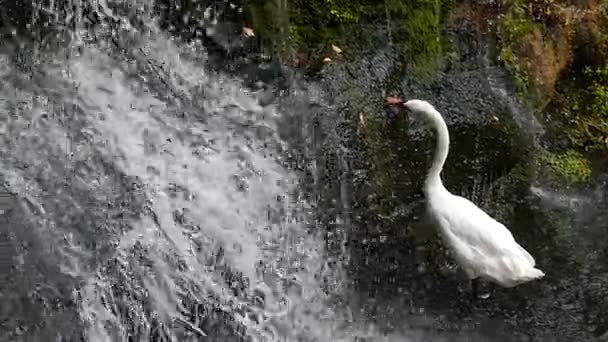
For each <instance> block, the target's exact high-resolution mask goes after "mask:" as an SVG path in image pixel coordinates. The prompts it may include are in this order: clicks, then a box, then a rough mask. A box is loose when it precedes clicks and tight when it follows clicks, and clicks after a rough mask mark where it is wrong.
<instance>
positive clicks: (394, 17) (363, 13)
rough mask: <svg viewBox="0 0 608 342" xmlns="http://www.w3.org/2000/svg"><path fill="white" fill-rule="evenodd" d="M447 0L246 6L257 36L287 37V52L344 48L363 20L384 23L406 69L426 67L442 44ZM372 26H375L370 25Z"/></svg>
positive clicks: (282, 1) (314, 53)
mask: <svg viewBox="0 0 608 342" xmlns="http://www.w3.org/2000/svg"><path fill="white" fill-rule="evenodd" d="M449 6H451V0H414V1H405V0H385V1H374V0H352V1H349V0H290V1H289V3H287V0H268V1H265V0H246V1H245V8H246V12H247V14H248V17H249V19H250V20H251V21H252V24H253V26H254V28H255V29H256V32H257V33H258V36H260V37H261V39H262V41H263V42H266V45H269V46H272V47H275V49H274V50H276V45H277V44H276V42H277V41H280V42H286V44H288V45H289V48H287V49H283V50H281V51H279V52H280V53H282V54H285V52H287V54H288V56H287V58H289V57H293V55H294V54H296V53H304V54H307V55H311V57H314V58H317V59H318V58H319V57H321V55H322V54H324V53H328V52H329V47H330V46H331V44H337V45H338V46H341V47H343V48H345V49H344V50H345V53H347V54H348V53H349V51H356V50H360V46H353V48H352V49H349V48H348V47H349V46H348V45H349V44H347V42H350V43H352V45H360V44H361V42H360V41H356V39H357V38H356V37H357V36H358V34H359V32H360V31H362V30H365V27H366V24H367V23H371V24H373V23H383V26H384V27H387V30H388V32H387V38H389V37H390V38H391V39H392V40H393V42H394V43H395V44H397V45H398V47H399V48H400V49H399V50H400V52H401V57H402V58H401V60H402V62H403V64H404V65H405V66H406V67H407V68H408V69H409V70H428V69H429V68H430V67H432V66H435V65H436V62H437V60H439V59H440V57H441V55H442V54H443V51H444V50H445V48H444V47H445V44H446V41H445V39H443V35H442V33H441V27H440V23H441V22H442V18H443V17H445V16H446V15H447V13H448V11H447V8H449ZM372 27H375V28H376V29H377V25H376V26H372Z"/></svg>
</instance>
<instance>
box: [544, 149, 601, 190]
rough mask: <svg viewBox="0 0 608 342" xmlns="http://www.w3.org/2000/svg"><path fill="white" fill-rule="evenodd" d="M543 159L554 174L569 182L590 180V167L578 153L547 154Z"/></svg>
mask: <svg viewBox="0 0 608 342" xmlns="http://www.w3.org/2000/svg"><path fill="white" fill-rule="evenodd" d="M544 159H545V161H546V162H547V163H548V164H549V166H551V168H552V169H553V170H555V172H557V173H558V174H559V175H560V176H561V177H563V178H565V179H566V180H568V181H569V182H572V183H576V182H582V181H587V180H589V179H590V178H591V166H590V165H589V162H588V161H587V159H586V158H585V157H584V156H583V155H582V154H580V153H579V152H575V151H568V152H566V153H563V154H554V153H547V154H546V155H545V156H544Z"/></svg>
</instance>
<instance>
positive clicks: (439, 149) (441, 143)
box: [424, 110, 450, 194]
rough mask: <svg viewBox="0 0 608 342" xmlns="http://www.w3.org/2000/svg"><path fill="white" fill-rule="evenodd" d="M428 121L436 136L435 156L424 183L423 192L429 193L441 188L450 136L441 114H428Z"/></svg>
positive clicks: (435, 112) (433, 112)
mask: <svg viewBox="0 0 608 342" xmlns="http://www.w3.org/2000/svg"><path fill="white" fill-rule="evenodd" d="M429 119H430V122H431V125H432V126H433V128H435V132H436V135H437V138H436V139H437V145H436V146H435V155H434V156H433V164H432V165H431V168H430V169H429V172H428V174H427V176H426V181H425V183H424V190H425V192H426V193H427V194H428V193H431V192H435V191H438V190H440V189H442V188H443V183H442V182H441V170H442V169H443V165H444V164H445V160H446V159H447V157H448V150H449V148H450V134H449V132H448V126H447V125H446V124H445V121H444V120H443V118H442V117H441V114H439V112H437V111H435V110H434V111H432V112H429Z"/></svg>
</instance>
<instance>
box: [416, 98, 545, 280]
mask: <svg viewBox="0 0 608 342" xmlns="http://www.w3.org/2000/svg"><path fill="white" fill-rule="evenodd" d="M404 106H405V107H406V108H408V109H410V110H412V111H414V112H417V113H420V114H423V115H424V116H425V118H426V119H427V120H429V121H430V122H431V124H433V126H434V128H435V129H436V131H437V148H436V153H435V156H434V160H433V164H432V166H431V168H430V170H429V174H428V176H427V180H426V182H425V186H424V192H425V195H426V199H427V210H428V214H429V216H430V217H431V219H432V220H433V222H434V223H435V225H436V226H437V228H438V230H439V233H440V236H441V237H442V239H443V241H444V243H445V244H446V245H447V247H449V248H450V249H451V250H452V252H453V255H454V258H455V260H456V262H457V263H458V264H459V265H460V267H461V268H462V269H463V270H464V272H465V273H466V274H467V276H468V277H469V278H471V279H475V278H481V279H484V280H487V281H492V282H494V283H497V284H499V285H502V286H504V287H513V286H516V285H519V284H522V283H525V282H528V281H531V280H534V279H538V278H542V277H543V276H544V275H545V274H544V273H543V271H541V270H539V269H537V268H535V266H536V262H535V260H534V258H533V257H532V256H531V255H530V253H528V252H527V251H526V250H525V249H524V248H523V247H522V246H520V245H519V244H518V243H517V242H516V241H515V239H514V238H513V234H511V232H510V231H509V230H508V229H507V228H506V227H505V226H504V225H503V224H501V223H500V222H498V221H496V220H494V219H493V218H492V217H490V216H489V215H488V214H486V213H485V212H483V211H482V210H481V209H479V208H478V207H477V206H476V205H475V204H473V203H472V202H471V201H469V200H467V199H466V198H463V197H460V196H456V195H453V194H451V193H450V192H449V191H448V190H447V189H446V188H445V187H444V186H443V183H442V182H441V177H440V174H441V170H442V168H443V165H444V163H445V160H446V158H447V153H448V150H449V133H448V129H447V126H446V124H445V121H444V120H443V118H442V117H441V114H439V112H437V110H435V108H434V107H433V106H432V105H431V104H429V103H428V102H426V101H422V100H410V101H408V102H406V103H405V104H404Z"/></svg>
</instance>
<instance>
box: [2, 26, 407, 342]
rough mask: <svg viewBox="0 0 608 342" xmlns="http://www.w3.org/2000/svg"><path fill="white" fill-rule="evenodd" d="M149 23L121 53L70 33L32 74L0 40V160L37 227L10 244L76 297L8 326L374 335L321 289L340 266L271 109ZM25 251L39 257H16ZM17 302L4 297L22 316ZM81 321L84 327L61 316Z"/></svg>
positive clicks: (100, 331) (173, 334)
mask: <svg viewBox="0 0 608 342" xmlns="http://www.w3.org/2000/svg"><path fill="white" fill-rule="evenodd" d="M149 29H150V30H151V31H150V32H149V33H148V34H147V35H144V34H141V37H139V40H131V41H130V44H131V45H130V47H129V49H128V51H126V52H125V53H124V54H122V55H117V54H116V53H115V52H112V47H111V46H108V44H107V43H106V42H104V41H101V42H98V43H91V42H89V43H85V42H83V41H81V42H80V43H81V44H83V45H81V46H80V50H81V53H79V54H77V55H76V56H71V57H70V58H69V59H65V60H58V59H54V60H53V61H52V62H47V63H44V64H41V65H37V66H36V68H35V70H33V71H32V72H31V73H25V72H22V71H19V70H18V69H16V68H14V67H11V61H10V58H8V56H7V55H3V58H4V60H3V61H2V63H1V65H2V70H1V77H2V86H1V87H0V108H1V109H2V110H1V112H2V115H3V118H2V127H1V128H0V129H1V130H2V132H3V135H2V146H1V147H0V149H1V153H2V158H0V165H1V166H2V168H1V171H0V177H1V180H2V181H3V183H4V185H5V186H6V187H7V188H8V189H10V190H11V191H13V192H16V193H17V194H18V196H19V198H20V199H19V210H20V212H22V213H24V218H22V221H23V222H21V224H22V225H24V226H27V227H28V229H29V230H28V231H29V233H27V234H31V235H28V236H27V237H26V236H25V235H24V234H26V233H25V231H24V232H17V233H15V232H11V234H12V235H14V236H13V240H12V241H17V240H23V239H29V240H31V241H34V240H35V241H36V243H37V244H38V245H37V247H36V248H35V250H29V251H28V250H25V249H18V250H17V251H16V253H17V254H19V257H17V258H18V259H19V258H21V259H23V260H24V261H23V262H22V263H21V265H22V268H21V269H20V270H18V271H17V272H16V273H15V274H16V275H15V277H17V278H18V277H22V278H20V279H21V280H23V279H30V282H31V281H34V280H31V279H34V278H35V277H38V278H37V279H45V278H54V279H55V280H52V281H48V284H49V285H48V286H49V287H53V286H54V287H55V288H56V289H55V290H52V291H60V292H61V291H63V292H64V293H60V294H57V297H67V298H69V297H71V298H72V299H71V303H72V305H73V306H75V309H74V311H75V312H77V315H70V314H68V313H65V314H64V315H63V316H62V315H57V313H56V311H57V310H55V311H53V310H51V309H48V308H46V307H45V309H44V310H41V311H40V317H36V318H32V320H39V321H46V323H47V324H46V328H44V329H46V330H44V329H43V328H41V327H38V328H27V329H25V328H23V326H27V325H28V324H30V325H31V326H32V327H33V326H34V325H35V324H34V323H31V322H30V323H28V322H25V323H19V322H17V320H16V321H14V322H13V323H14V325H15V326H17V328H16V330H14V331H11V332H9V333H7V334H8V335H6V336H3V338H7V339H11V340H19V339H22V340H30V341H31V340H48V339H49V338H50V336H55V337H56V338H57V339H58V340H61V339H62V338H68V339H69V338H70V337H69V336H73V335H78V334H80V335H84V336H83V337H84V338H85V339H86V340H88V341H127V340H129V341H148V340H170V341H191V340H201V339H202V338H203V337H205V336H207V338H208V340H218V341H220V340H221V341H230V340H241V339H242V338H246V340H253V341H258V340H261V341H278V340H281V341H327V340H333V341H341V340H344V341H351V340H353V338H354V336H356V335H357V336H362V335H367V336H369V337H371V336H374V335H377V334H379V333H378V332H376V331H375V330H374V329H373V327H372V328H369V329H368V328H365V329H363V328H361V329H359V328H356V327H357V326H358V323H354V322H352V319H351V318H349V317H350V314H349V313H348V310H345V311H344V312H342V310H339V309H338V308H337V307H336V306H334V305H332V304H331V297H332V296H334V297H335V296H337V295H339V293H333V294H332V293H329V292H328V291H323V282H324V280H325V281H328V279H329V281H330V282H332V281H333V282H334V283H337V282H339V281H340V279H342V278H341V277H342V276H341V274H342V272H343V271H342V270H341V269H340V267H339V266H333V267H328V266H327V261H326V258H325V257H324V250H323V246H324V242H323V240H322V237H321V235H320V234H311V233H308V231H307V229H306V227H307V224H308V223H307V221H308V220H309V219H310V215H309V212H310V209H309V205H308V203H306V202H305V201H303V200H301V199H300V197H299V196H298V191H297V182H298V181H297V175H296V174H295V173H293V172H291V171H290V170H288V169H286V168H285V167H283V166H282V163H281V153H280V151H284V150H286V149H287V148H288V147H287V146H286V143H285V142H284V141H282V140H281V139H280V138H279V136H278V133H277V123H278V122H279V121H280V120H281V119H282V113H281V111H279V109H278V108H277V107H276V106H273V105H271V106H266V107H261V106H260V105H259V104H258V103H257V102H256V100H255V96H254V94H252V93H250V92H249V91H248V90H246V89H243V88H242V87H241V82H240V81H239V80H237V79H232V78H230V77H227V76H225V75H221V74H211V73H209V72H208V71H207V70H206V69H205V65H204V62H200V61H197V60H196V59H195V58H189V56H190V57H192V56H193V55H197V54H198V56H197V58H198V59H199V60H200V58H201V56H204V51H203V50H202V49H200V48H198V47H196V46H187V45H182V46H180V45H178V44H177V43H174V42H173V41H172V40H171V39H170V38H169V37H167V36H165V35H164V34H163V33H162V32H161V31H160V30H158V29H155V28H154V27H151V28H150V27H149ZM85 38H86V37H85ZM84 41H86V39H84ZM160 66H162V67H160ZM159 89H161V90H159ZM168 93H169V94H170V95H167V94H168ZM11 229H12V228H11ZM9 235H10V234H9ZM32 236H34V237H32ZM36 264H38V265H44V267H42V266H28V265H36ZM28 267H30V268H31V269H28ZM36 272H37V273H36ZM34 274H37V275H36V276H34ZM17 278H15V279H17ZM344 287H345V286H344V285H340V284H337V285H336V286H335V288H337V289H343V288H344ZM57 288H60V290H57ZM15 291H17V290H15ZM24 291H25V290H24ZM16 297H17V296H16ZM11 300H13V299H11ZM14 302H15V300H13V302H11V303H12V304H10V305H7V306H6V307H5V308H4V309H3V310H12V315H13V316H14V317H26V316H27V311H26V309H25V308H23V307H19V306H18V305H16V304H15V305H13V304H14ZM7 303H8V302H7ZM19 309H21V311H19V312H20V313H19V312H18V310H19ZM51 317H55V318H54V320H55V321H56V322H57V324H55V325H54V324H52V321H51ZM62 320H63V321H64V322H63V323H61V321H62ZM76 321H78V322H81V323H82V324H81V325H82V330H83V331H84V332H80V333H79V332H71V333H70V332H68V330H67V328H65V329H66V330H62V329H64V328H62V327H64V326H66V325H68V324H73V323H75V322H76ZM364 325H365V324H364V322H361V325H360V327H363V326H364ZM28 329H29V330H28ZM53 329H54V330H53ZM71 329H77V328H71ZM365 331H367V332H365ZM28 334H29V335H28ZM70 334H72V335H70ZM383 340H387V341H388V340H391V341H393V340H406V339H405V337H402V336H396V335H395V336H392V337H391V336H385V337H384V339H383ZM407 340H409V338H408V339H407Z"/></svg>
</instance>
